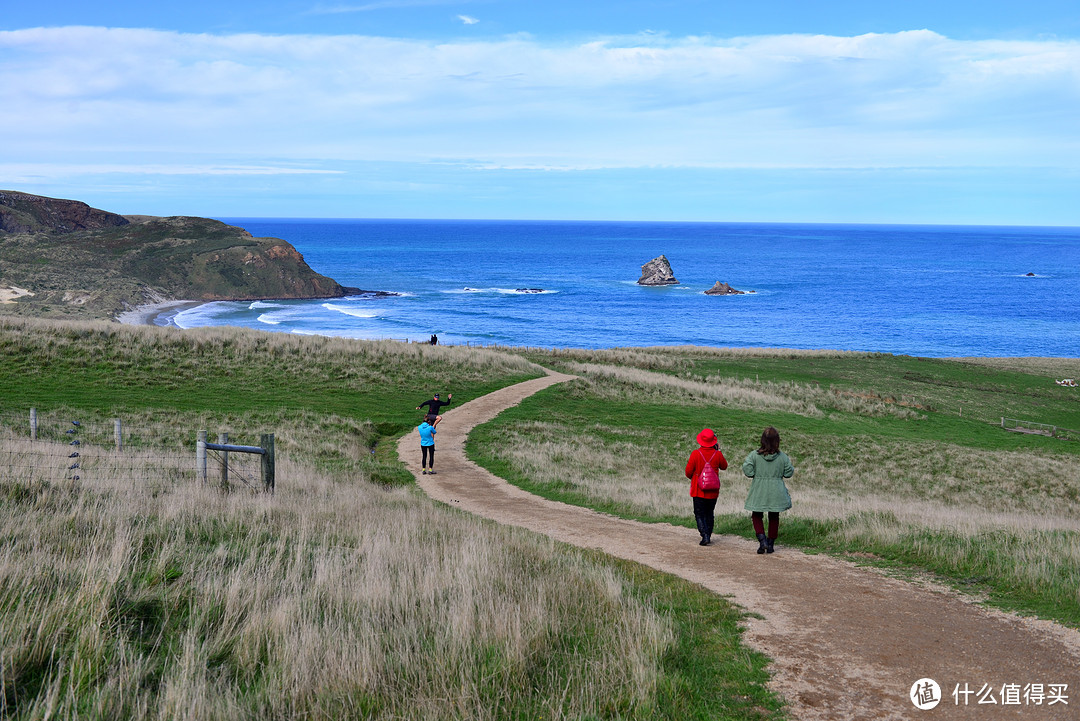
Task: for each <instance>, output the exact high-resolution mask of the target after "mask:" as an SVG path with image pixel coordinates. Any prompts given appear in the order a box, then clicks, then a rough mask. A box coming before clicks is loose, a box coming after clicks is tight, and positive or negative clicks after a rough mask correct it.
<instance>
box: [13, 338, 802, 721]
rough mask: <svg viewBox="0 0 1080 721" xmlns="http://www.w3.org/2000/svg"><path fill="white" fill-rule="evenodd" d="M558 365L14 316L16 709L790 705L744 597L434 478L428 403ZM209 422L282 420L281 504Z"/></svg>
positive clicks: (128, 712) (109, 714) (235, 428)
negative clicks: (434, 489) (205, 463)
mask: <svg viewBox="0 0 1080 721" xmlns="http://www.w3.org/2000/svg"><path fill="white" fill-rule="evenodd" d="M539 373H540V370H539V369H538V368H537V367H536V366H534V365H532V364H531V363H530V362H528V361H527V360H525V359H523V358H521V357H520V356H515V355H513V354H507V353H495V352H491V351H486V350H481V349H462V348H443V347H434V348H433V347H430V346H422V345H408V344H401V343H390V342H362V341H347V340H333V339H325V338H314V337H310V338H309V337H293V336H286V335H281V334H269V333H261V332H256V331H247V330H244V329H204V330H199V331H194V332H191V331H184V332H180V331H177V330H175V329H172V330H170V329H162V328H148V327H141V328H131V327H124V326H119V325H116V324H109V323H95V324H87V323H65V322H43V321H32V320H19V319H10V318H9V319H4V318H0V391H2V392H0V617H2V618H3V623H2V624H0V717H2V718H11V719H41V718H80V719H150V718H170V719H230V720H231V719H256V718H258V719H294V718H328V719H335V718H336V719H349V718H373V719H400V718H409V719H457V718H470V719H504V718H515V719H657V718H659V719H673V720H674V719H680V720H681V719H702V720H704V719H778V718H783V708H782V703H781V702H780V701H779V700H778V699H777V698H776V697H775V696H774V695H773V694H772V693H770V692H769V691H768V690H767V689H766V687H765V683H766V682H767V679H768V676H767V673H766V670H765V669H766V665H767V659H766V658H764V657H763V656H761V655H760V654H757V653H754V652H751V651H749V650H748V649H746V648H745V647H744V646H742V645H741V642H740V634H739V630H738V624H739V620H740V618H741V613H740V612H739V611H738V610H737V609H734V608H733V607H732V606H731V605H730V604H729V603H727V602H726V601H724V600H723V599H721V598H719V597H717V596H715V595H714V594H711V593H708V592H706V591H704V590H703V589H701V588H700V587H698V586H695V585H694V584H691V583H688V582H685V581H682V580H680V579H677V578H673V577H670V576H666V575H663V574H659V573H656V572H653V571H650V570H648V569H644V568H642V567H640V566H636V565H634V564H630V563H625V562H620V561H613V560H611V559H609V558H606V557H604V556H601V555H599V554H597V553H594V552H590V551H580V550H577V549H573V548H569V547H566V546H563V545H560V544H556V543H554V542H553V541H550V540H549V539H546V538H544V537H540V536H536V535H535V534H532V533H528V532H525V531H521V530H518V529H512V528H503V527H499V526H496V525H495V524H492V523H490V522H487V521H483V520H480V519H477V518H474V517H472V516H468V515H466V514H462V513H459V512H457V511H454V510H452V509H448V508H446V507H444V506H441V505H438V504H435V503H434V502H432V501H430V500H429V499H428V498H427V497H426V496H424V495H423V494H421V493H419V492H417V491H416V490H415V488H414V487H413V486H412V484H411V476H409V474H408V473H407V472H405V470H404V468H403V467H402V465H401V464H400V462H399V461H398V460H397V458H396V454H395V453H394V450H393V448H394V444H393V443H392V442H390V441H391V440H392V439H394V438H396V437H399V436H400V435H401V434H402V433H405V432H408V431H410V430H411V429H412V427H413V425H414V423H415V422H416V421H417V420H418V416H419V414H418V413H417V412H416V411H415V410H413V409H414V407H415V406H416V404H417V403H418V402H419V401H420V400H422V399H425V398H427V397H430V394H431V393H432V392H434V391H439V392H444V393H445V392H453V393H454V400H455V401H456V402H464V401H466V400H468V399H470V398H474V397H477V396H479V395H482V394H484V393H487V392H489V391H491V390H493V389H496V388H499V387H503V386H505V385H508V384H510V383H514V382H517V381H519V380H523V379H525V378H529V377H536V376H537V375H539ZM31 407H33V408H36V409H37V412H38V418H39V426H40V435H39V440H38V441H35V442H33V443H31V442H30V441H29V440H28V438H27V436H28V429H27V425H28V424H27V416H28V410H29V408H31ZM112 418H120V419H122V422H123V424H124V428H125V448H124V451H123V452H122V453H117V452H115V451H113V450H112V449H111V448H110V444H111V442H112V436H111V433H112V424H111V419H112ZM72 419H78V420H80V422H81V423H82V425H81V426H80V429H81V430H80V437H81V438H82V439H83V440H84V444H83V445H82V446H80V449H81V452H82V455H81V457H80V458H79V460H80V462H81V464H82V467H81V469H80V470H79V473H80V474H81V477H80V479H79V480H74V479H73V478H72V474H71V473H70V472H67V473H65V471H64V469H65V466H66V464H67V463H68V462H69V460H70V459H69V458H68V454H69V451H70V450H71V448H72V447H71V446H70V445H69V444H68V439H69V438H70V437H71V436H69V435H66V434H65V431H66V430H70V429H71V425H70V421H71V420H72ZM199 429H206V430H208V431H210V433H211V435H212V436H213V434H215V433H216V432H220V431H227V432H229V434H230V440H231V441H233V442H239V443H252V442H254V441H256V440H257V437H258V434H259V433H262V432H274V433H275V434H276V437H277V449H278V473H277V475H278V481H277V491H276V493H275V494H274V495H273V496H270V495H267V494H263V493H255V492H252V491H250V490H248V489H246V488H243V487H238V486H234V487H233V488H232V490H231V492H222V490H221V489H220V488H219V487H218V486H217V485H215V484H207V485H202V484H198V483H196V482H195V478H194V472H193V463H192V461H193V445H194V437H195V433H196V431H197V430H199ZM372 450H374V453H372ZM27 459H31V460H27Z"/></svg>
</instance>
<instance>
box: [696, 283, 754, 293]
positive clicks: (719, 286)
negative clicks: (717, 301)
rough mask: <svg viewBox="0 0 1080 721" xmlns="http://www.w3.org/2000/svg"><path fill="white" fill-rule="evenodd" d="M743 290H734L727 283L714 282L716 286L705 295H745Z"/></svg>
mask: <svg viewBox="0 0 1080 721" xmlns="http://www.w3.org/2000/svg"><path fill="white" fill-rule="evenodd" d="M745 294H746V291H745V290H735V289H734V288H732V287H731V286H730V285H728V284H727V283H721V282H720V281H716V285H714V286H713V287H712V288H709V289H708V290H707V291H705V295H745Z"/></svg>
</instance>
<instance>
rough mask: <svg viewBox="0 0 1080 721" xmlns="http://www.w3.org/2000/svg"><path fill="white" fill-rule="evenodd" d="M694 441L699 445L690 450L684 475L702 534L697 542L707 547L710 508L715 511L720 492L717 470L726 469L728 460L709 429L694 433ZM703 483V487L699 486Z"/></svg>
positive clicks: (711, 521) (710, 518)
mask: <svg viewBox="0 0 1080 721" xmlns="http://www.w3.org/2000/svg"><path fill="white" fill-rule="evenodd" d="M697 444H698V446H699V447H698V448H697V449H695V450H694V451H692V452H691V453H690V459H689V460H688V461H687V462H686V477H687V478H689V479H690V497H691V498H693V499H694V520H696V521H697V529H698V533H700V534H701V542H700V543H699V544H698V545H699V546H708V545H710V544H712V531H713V511H715V510H716V499H717V497H718V496H719V495H720V482H719V481H720V477H719V476H718V475H717V471H723V470H727V459H726V458H724V454H723V453H721V452H720V442H719V441H718V440H717V439H716V434H715V433H713V432H712V429H709V428H704V429H702V431H701V433H698V434H697ZM706 468H708V470H706ZM702 476H704V478H702ZM703 485H704V486H706V487H705V488H702V486H703ZM709 486H715V488H709Z"/></svg>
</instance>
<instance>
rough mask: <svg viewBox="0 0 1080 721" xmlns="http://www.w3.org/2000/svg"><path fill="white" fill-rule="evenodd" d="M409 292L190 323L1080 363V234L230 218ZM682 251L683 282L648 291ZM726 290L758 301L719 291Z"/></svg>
mask: <svg viewBox="0 0 1080 721" xmlns="http://www.w3.org/2000/svg"><path fill="white" fill-rule="evenodd" d="M221 220H223V221H225V222H227V223H229V224H231V225H238V226H240V227H243V228H246V229H247V230H248V231H250V232H251V233H252V234H253V235H255V236H257V237H263V236H272V237H277V238H283V239H285V240H287V241H289V242H290V243H292V244H293V245H294V246H295V247H296V248H297V250H299V251H300V252H301V253H302V254H303V255H304V257H305V259H306V260H307V262H308V264H309V265H310V266H311V267H312V268H314V269H315V270H316V271H318V272H320V273H323V274H324V275H328V276H330V277H332V278H334V279H335V280H337V281H338V282H339V283H341V284H342V285H346V286H352V287H357V288H362V289H365V290H371V291H386V292H390V293H394V294H395V295H391V296H372V295H369V294H360V295H356V296H352V297H347V298H339V299H332V300H307V301H282V300H270V301H257V302H216V303H208V304H203V305H200V306H197V307H193V308H188V309H185V310H183V311H181V312H179V313H175V314H172V315H168V314H167V315H163V316H161V317H159V319H158V320H157V321H156V322H158V323H162V324H164V323H172V324H175V325H178V326H180V327H183V328H192V327H197V326H209V325H230V326H247V327H250V328H261V329H263V330H269V331H277V332H282V333H307V334H322V335H331V336H344V337H350V338H393V339H399V340H415V341H422V340H427V339H428V338H429V337H430V336H431V334H433V333H434V334H437V335H438V337H439V340H440V342H442V343H452V344H472V345H523V346H544V347H560V348H562V347H576V348H609V347H617V346H650V345H684V344H693V345H706V346H721V347H787V348H832V349H843V350H862V351H881V352H887V353H896V354H908V355H919V356H936V357H948V356H1071V357H1076V356H1078V355H1080V228H1022V227H981V226H980V227H960V226H940V227H939V226H885V225H792V224H742V223H659V222H654V223H641V222H546V221H545V222H540V221H537V222H519V221H514V222H511V221H426V220H425V221H407V220H313V219H258V218H221ZM661 254H663V255H666V256H667V258H668V260H669V261H670V263H671V268H672V271H673V272H674V275H675V277H676V278H677V279H678V280H679V281H680V284H679V285H674V286H666V287H643V286H639V285H637V283H636V281H637V279H638V278H639V277H640V275H641V266H642V265H643V264H644V263H646V262H647V261H649V260H651V259H652V258H655V257H657V256H659V255H661ZM716 281H723V282H726V283H729V284H730V285H731V286H733V287H734V288H737V289H740V290H744V291H754V292H753V293H747V294H745V295H736V296H707V295H704V291H705V290H706V289H708V288H710V287H712V285H713V283H715V282H716Z"/></svg>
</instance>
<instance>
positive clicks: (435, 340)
mask: <svg viewBox="0 0 1080 721" xmlns="http://www.w3.org/2000/svg"><path fill="white" fill-rule="evenodd" d="M431 345H439V336H437V335H435V334H434V333H432V334H431Z"/></svg>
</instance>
